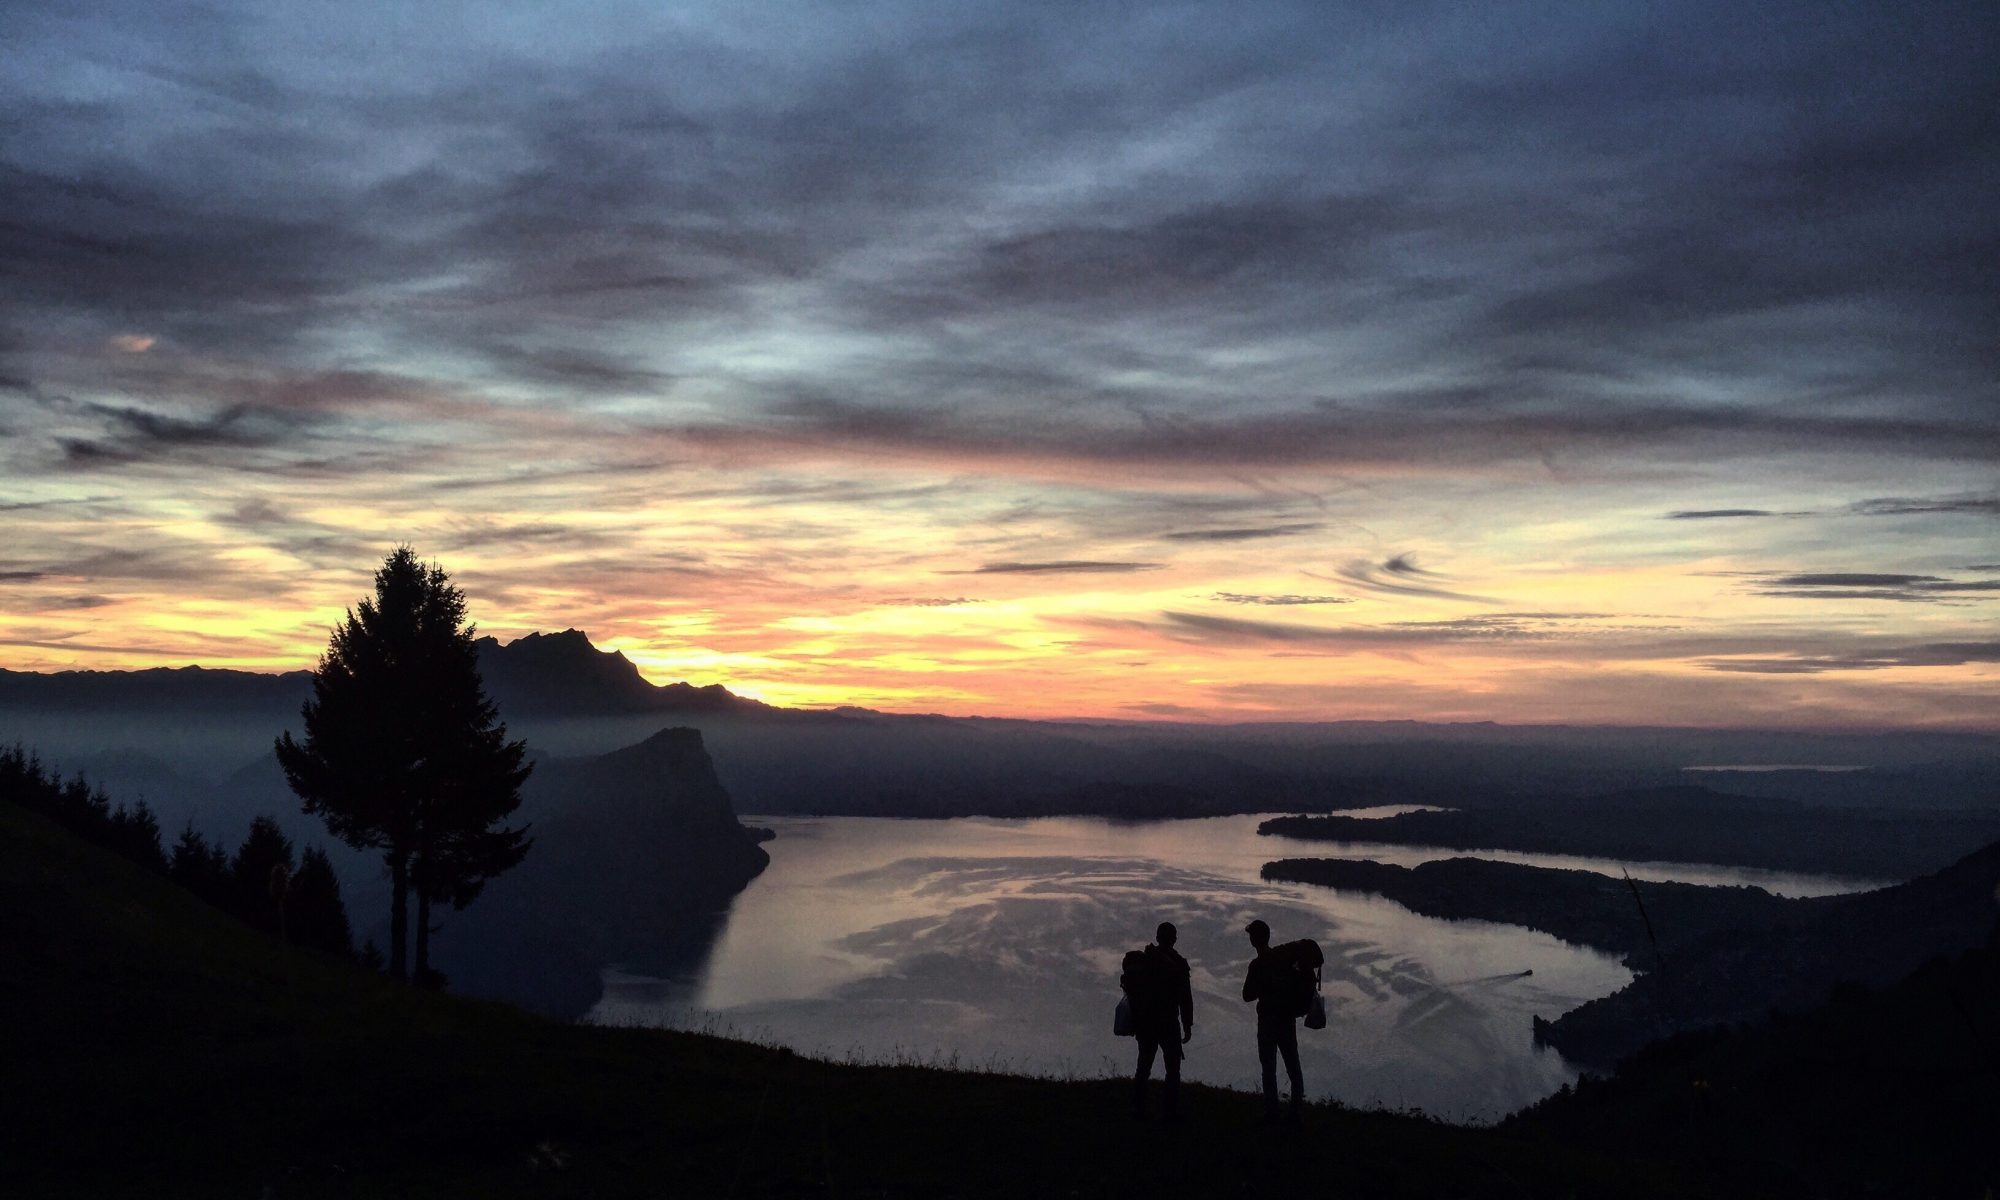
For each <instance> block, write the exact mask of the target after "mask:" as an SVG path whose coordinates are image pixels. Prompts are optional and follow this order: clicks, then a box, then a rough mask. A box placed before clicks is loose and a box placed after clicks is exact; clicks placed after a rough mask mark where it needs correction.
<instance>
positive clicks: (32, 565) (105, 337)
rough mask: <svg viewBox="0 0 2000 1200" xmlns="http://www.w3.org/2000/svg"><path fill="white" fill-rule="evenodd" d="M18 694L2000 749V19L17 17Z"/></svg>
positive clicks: (7, 537) (379, 11) (732, 3)
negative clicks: (1864, 732) (650, 704)
mask: <svg viewBox="0 0 2000 1200" xmlns="http://www.w3.org/2000/svg"><path fill="white" fill-rule="evenodd" d="M0 61H4V64H5V69H4V70H0V112H4V113H5V114H6V115H5V117H4V119H0V439H3V440H0V447H3V448H0V520H4V526H0V528H4V530H5V533H4V537H0V667H7V668H12V669H19V670H38V671H47V670H62V669H72V668H82V669H119V668H134V667H150V666H176V665H181V664H185V663H200V664H203V665H207V666H216V667H240V668H247V669H253V670H280V669H294V668H298V667H304V666H310V665H311V664H312V663H313V661H314V660H315V658H316V656H317V655H318V653H319V652H320V651H321V650H322V649H323V648H324V646H325V644H326V636H327V632H328V629H329V627H330V626H331V624H332V623H333V622H334V621H335V620H336V619H338V617H339V615H340V614H341V612H342V610H343V609H344V607H345V606H347V605H350V604H352V603H354V602H355V601H356V600H358V599H359V598H360V597H362V596H363V595H365V594H366V593H367V590H368V588H369V581H370V577H371V574H372V572H373V570H374V569H375V567H376V566H378V565H379V564H380V562H381V560H382V558H383V556H384V555H386V554H387V553H388V551H389V550H391V549H392V548H394V547H395V546H396V545H398V544H408V545H411V546H413V547H414V548H415V549H416V550H417V552H418V553H419V554H421V555H423V556H424V557H426V558H428V559H433V560H435V561H437V562H438V563H440V564H441V565H442V566H443V567H444V568H445V569H446V570H447V571H448V572H450V573H451V575H452V577H453V579H454V580H455V581H456V582H457V583H458V584H459V585H460V586H462V587H463V588H464V589H465V591H466V593H467V596H468V599H469V602H470V607H471V612H472V616H473V619H474V620H476V621H477V622H478V624H479V626H480V628H481V630H482V632H485V633H491V634H494V635H496V636H498V637H500V638H502V639H503V640H508V639H511V638H513V637H516V636H519V635H521V634H525V633H527V632H530V631H535V630H559V629H564V628H571V627H575V628H580V629H583V630H586V631H587V632H588V633H589V634H590V635H591V637H592V638H593V640H594V641H595V642H596V643H597V644H598V645H600V646H604V647H609V648H616V649H619V650H621V651H623V652H624V653H625V654H626V655H627V656H628V657H629V658H631V659H632V660H633V661H634V662H635V663H637V664H638V665H639V666H640V668H641V669H642V670H643V671H644V672H645V673H646V674H647V675H648V676H650V677H651V678H653V679H655V680H657V681H661V682H665V681H670V680H675V679H688V680H691V681H694V682H696V683H703V684H705V683H713V682H720V683H723V684H725V685H727V686H729V687H730V688H732V689H734V690H736V691H739V692H741V693H744V694H747V695H752V696H756V697H759V698H761V699H764V700H767V701H770V702H773V703H778V704H790V705H834V704H860V705H867V706H870V707H875V708H882V709H888V710H895V711H929V712H947V713H960V714H970V713H983V714H991V715H1015V716H1087V717H1099V718H1114V719H1157V718H1171V719H1190V720H1319V719H1340V718H1371V719H1372V718H1413V719H1423V720H1497V721H1508V722H1537V723H1541V722H1572V723H1582V722H1603V723H1616V724H1672V725H1749V726H1784V727H1795V728H1815V727H1829V728H1832V727H1840V728H1862V727H1897V726H1911V727H1916V726H1924V727H1937V728H1972V729H1985V730H1996V729H2000V625H1996V623H1995V617H1996V616H2000V216H1996V213H2000V206H1996V204H1995V203H1994V197H1995V196H1996V195H2000V75H1996V72H1995V70H1994V67H1993V64H1994V63H1995V62H1996V61H2000V8H1996V6H1994V5H1993V4H1992V3H1990V0H1962V2H1944V0H1936V2H1933V0H1909V2H1907V3H1898V4H1893V5H1891V4H1880V3H1844V2H1842V0H1810V2H1801V0H1770V2H1768V3H1760V4H1755V5H1744V4H1741V3H1735V2H1731V3H1694V2H1658V3H1632V2H1620V0H1606V2H1602V3H1588V4H1583V3H1579V4H1570V5H1558V4H1543V3H1524V2H1518V0H1493V2H1490V3H1483V4H1476V5H1473V4H1462V3H1451V4H1431V3H1424V2H1423V0H1397V2H1395V3H1386V2H1385V3H1373V2H1366V3H1336V2H1330V0H1311V2H1305V3H1238V4H1230V5H1226V6H1225V5H1216V4H1173V3H1145V4H1108V3H1089V2H1082V0H1065V2H1063V3H1032V2H1027V0H1012V2H1000V3H978V4H974V3H968V4H939V3H934V2H931V3H872V2H867V0H819V2H817V3H803V4H787V3H766V2H762V0H729V2H727V3H717V4H712V5H710V4H701V3H684V4H673V5H663V4H659V3H654V2H649V3H623V2H619V0H608V2H597V3H591V4H571V3H563V2H560V0H556V2H551V0H535V2H533V3H519V4H511V3H509V4H499V3H493V4H472V3H445V2H439V3H426V4H409V3H395V4H386V3H370V2H365V0H350V2H347V3H341V4H305V3H294V2H288V0H258V2H257V3H254V4H250V3H232V2H229V0H217V2H212V3H201V4H187V3H181V2H179V0H144V2H143V3H139V2H131V3H128V2H121V0H94V2H92V3H87V4H86V3H82V2H80V0H12V2H11V3H9V4H7V5H5V6H4V7H0Z"/></svg>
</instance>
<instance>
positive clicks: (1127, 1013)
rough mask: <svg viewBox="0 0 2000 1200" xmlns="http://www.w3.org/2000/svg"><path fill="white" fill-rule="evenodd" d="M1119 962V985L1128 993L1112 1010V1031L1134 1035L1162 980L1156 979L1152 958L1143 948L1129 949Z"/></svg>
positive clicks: (1122, 1034)
mask: <svg viewBox="0 0 2000 1200" xmlns="http://www.w3.org/2000/svg"><path fill="white" fill-rule="evenodd" d="M1120 965H1121V967H1122V971H1121V973H1120V974H1119V976H1118V986H1119V988H1120V989H1121V990H1122V991H1123V992H1124V993H1125V995H1124V996H1123V997H1122V998H1121V999H1120V1000H1119V1001H1118V1008H1117V1010H1116V1011H1115V1012H1113V1014H1112V1017H1111V1032H1112V1034H1113V1035H1114V1036H1117V1037H1135V1036H1137V1035H1138V1032H1139V1016H1140V1014H1141V1013H1142V1012H1148V1011H1150V1010H1151V1009H1152V1008H1153V997H1154V995H1155V994H1156V993H1157V992H1158V990H1159V984H1158V982H1157V981H1156V980H1155V979H1154V974H1155V972H1154V970H1153V962H1152V960H1151V959H1149V958H1147V957H1146V952H1145V951H1144V950H1127V951H1126V952H1125V958H1124V961H1123V962H1122V963H1121V964H1120Z"/></svg>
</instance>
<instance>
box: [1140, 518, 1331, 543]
mask: <svg viewBox="0 0 2000 1200" xmlns="http://www.w3.org/2000/svg"><path fill="white" fill-rule="evenodd" d="M1322 527H1323V526H1321V524H1320V523H1319V522H1317V521H1287V522H1285V523H1283V524H1279V525H1262V526H1256V527H1252V528H1243V529H1184V530H1179V531H1176V532H1174V533H1163V534H1161V535H1160V536H1161V537H1163V538H1166V539H1167V540H1169V541H1175V542H1251V541H1258V540H1261V539H1263V538H1278V537H1291V536H1292V535H1294V534H1300V533H1310V532H1312V531H1313V530H1315V529H1320V528H1322Z"/></svg>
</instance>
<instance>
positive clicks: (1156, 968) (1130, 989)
mask: <svg viewBox="0 0 2000 1200" xmlns="http://www.w3.org/2000/svg"><path fill="white" fill-rule="evenodd" d="M1179 940H1180V931H1179V930H1177V929H1175V928H1174V925H1173V922H1171V921H1162V922H1160V927H1159V929H1157V930H1155V931H1154V933H1153V944H1152V945H1150V946H1148V947H1146V948H1145V949H1144V950H1142V951H1140V952H1139V956H1138V961H1137V962H1135V963H1133V964H1132V965H1133V967H1134V968H1136V969H1131V970H1127V971H1126V972H1125V974H1124V976H1123V978H1121V979H1120V981H1119V982H1120V983H1121V984H1122V985H1123V986H1124V988H1125V998H1126V999H1127V1000H1128V1001H1129V1002H1130V1003H1131V1006H1132V1027H1133V1031H1134V1033H1136V1034H1137V1036H1138V1039H1139V1066H1138V1069H1137V1070H1135V1071H1134V1072H1133V1073H1132V1115H1133V1116H1134V1117H1139V1118H1144V1117H1145V1115H1146V1081H1147V1080H1148V1079H1150V1078H1151V1077H1152V1074H1153V1056H1154V1055H1155V1054H1159V1055H1160V1057H1161V1059H1162V1060H1163V1063H1164V1066H1165V1069H1166V1076H1167V1102H1166V1117H1167V1120H1168V1121H1169V1122H1172V1121H1176V1120H1178V1119H1179V1118H1180V1090H1181V1053H1182V1052H1181V1047H1182V1046H1185V1045H1186V1044H1187V1042H1188V1039H1189V1038H1192V1037H1193V1036H1194V987H1193V984H1192V983H1191V982H1190V980H1189V972H1188V964H1187V959H1185V958H1182V957H1181V956H1180V952H1179V951H1177V950H1175V949H1174V943H1175V942H1176V941H1179Z"/></svg>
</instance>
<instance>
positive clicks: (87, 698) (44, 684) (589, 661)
mask: <svg viewBox="0 0 2000 1200" xmlns="http://www.w3.org/2000/svg"><path fill="white" fill-rule="evenodd" d="M473 645H474V646H476V647H477V648H478V650H479V671H480V674H481V676H482V677H483V678H484V679H485V681H486V690H487V694H488V695H490V696H491V697H492V698H493V701H494V703H496V704H498V705H499V706H500V712H501V717H502V719H503V720H504V719H505V718H506V717H507V716H509V715H511V714H514V713H520V714H523V715H531V716H571V715H574V716H606V715H616V714H627V713H702V714H712V715H725V714H726V715H731V716H768V715H773V714H777V713H780V712H784V711H789V710H783V709H779V708H776V707H774V706H772V705H769V704H765V703H762V702H761V701H757V700H749V699H746V698H744V697H742V696H738V695H736V694H735V693H733V692H731V691H730V690H729V689H727V688H725V687H723V686H722V685H721V684H709V685H707V686H706V687H697V686H695V685H694V684H691V683H669V684H656V683H653V682H651V681H649V680H647V679H646V677H645V676H643V675H641V674H640V673H639V668H638V667H636V666H634V665H633V664H632V662H631V660H630V659H628V658H626V657H625V656H624V655H623V654H621V653H619V652H618V651H616V650H599V649H598V648H597V647H596V646H594V645H592V644H591V641H590V637H589V635H588V634H586V633H584V632H583V631H582V630H578V629H565V630H563V631H562V632H561V633H531V634H528V635H527V636H525V637H520V638H516V639H514V640H513V641H511V642H507V643H504V644H503V643H502V642H501V641H500V640H499V639H498V638H492V637H482V638H479V639H477V640H476V641H475V642H474V643H473ZM311 695H312V673H311V672H310V671H285V672H282V673H279V674H268V673H264V672H260V671H237V670H231V669H228V668H212V667H200V666H186V667H149V668H146V669H144V670H138V671H51V672H39V671H10V670H7V669H5V668H0V708H17V707H18V708H35V709H42V710H48V709H57V710H65V711H67V710H87V711H93V712H96V711H119V710H125V709H141V710H144V709H153V708H163V709H174V710H183V711H195V712H207V713H232V714H237V713H241V714H252V713H262V712H267V711H268V712H271V713H274V714H282V719H283V720H284V721H286V722H290V721H291V720H292V719H293V718H295V717H297V715H298V710H299V706H300V705H302V704H304V703H305V701H306V699H307V698H308V697H310V696H311Z"/></svg>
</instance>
